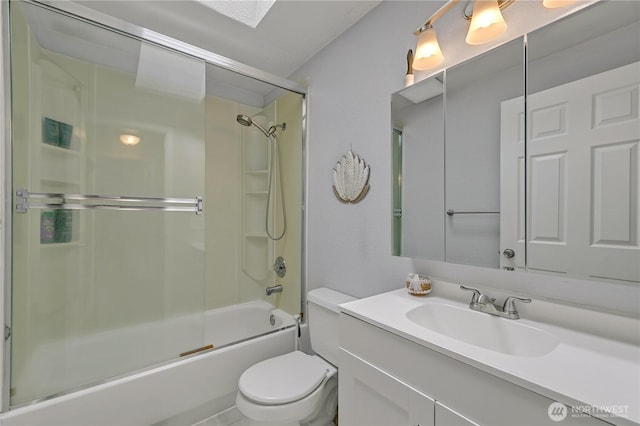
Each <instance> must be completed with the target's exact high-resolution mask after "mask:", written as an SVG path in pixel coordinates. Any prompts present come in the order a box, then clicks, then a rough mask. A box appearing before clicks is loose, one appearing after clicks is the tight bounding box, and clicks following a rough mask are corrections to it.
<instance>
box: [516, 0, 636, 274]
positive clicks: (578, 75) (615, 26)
mask: <svg viewBox="0 0 640 426" xmlns="http://www.w3.org/2000/svg"><path fill="white" fill-rule="evenodd" d="M567 34H568V35H570V36H569V37H567V36H566V35H567ZM528 54H529V68H528V71H529V72H528V93H527V106H528V111H527V127H528V137H527V177H526V182H527V191H526V194H527V206H528V212H527V236H528V238H527V268H528V269H529V270H535V271H541V272H546V273H554V274H562V275H567V276H575V277H582V278H590V279H606V280H621V281H628V282H629V281H630V282H635V283H638V282H640V249H639V241H638V240H639V239H640V238H639V237H640V229H639V228H638V222H639V221H640V210H639V209H638V203H639V201H640V188H639V182H640V180H639V179H640V177H639V174H638V163H639V162H640V153H639V148H640V146H639V140H640V121H639V120H638V109H639V108H638V106H639V105H638V103H639V101H638V88H639V81H640V62H639V61H640V3H638V2H603V3H602V4H596V5H595V6H593V7H591V8H588V9H586V10H584V11H582V12H580V13H578V14H575V15H572V16H570V17H568V18H566V19H564V20H562V21H560V22H557V23H555V24H552V25H549V26H548V27H546V28H543V29H541V30H539V31H536V32H534V33H532V34H530V35H529V40H528Z"/></svg>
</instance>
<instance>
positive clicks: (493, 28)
mask: <svg viewBox="0 0 640 426" xmlns="http://www.w3.org/2000/svg"><path fill="white" fill-rule="evenodd" d="M506 29H507V23H506V22H505V21H504V18H503V17H502V13H501V12H500V8H499V7H498V1H497V0H476V1H474V2H473V15H472V17H471V25H470V26H469V32H468V33H467V38H466V39H465V40H466V42H467V44H471V45H477V44H483V43H487V42H489V41H491V40H493V39H495V38H497V37H499V36H501V35H502V34H503V33H504V32H505V31H506Z"/></svg>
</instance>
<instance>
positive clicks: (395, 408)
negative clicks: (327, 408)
mask: <svg viewBox="0 0 640 426" xmlns="http://www.w3.org/2000/svg"><path fill="white" fill-rule="evenodd" d="M338 377H339V380H340V384H339V386H338V389H339V399H340V401H339V403H338V408H339V410H340V412H339V415H340V424H341V425H343V426H344V425H346V426H355V425H363V426H376V425H380V426H396V425H397V426H407V425H420V426H433V424H434V423H433V419H434V408H433V404H434V401H433V399H431V398H429V397H428V396H427V395H424V394H423V393H420V392H418V391H417V390H415V389H414V388H412V387H411V386H408V385H406V384H405V383H403V382H401V381H399V380H397V379H396V378H394V377H393V376H390V375H389V374H387V373H385V372H384V371H382V370H380V369H378V368H376V367H374V366H373V365H371V364H369V363H367V362H365V361H363V360H361V359H360V358H357V357H355V356H353V355H351V354H350V353H349V352H346V351H344V350H341V351H340V374H339V376H338Z"/></svg>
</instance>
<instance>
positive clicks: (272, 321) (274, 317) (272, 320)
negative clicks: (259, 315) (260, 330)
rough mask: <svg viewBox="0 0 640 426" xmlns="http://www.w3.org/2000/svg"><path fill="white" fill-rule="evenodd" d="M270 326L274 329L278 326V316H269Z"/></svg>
mask: <svg viewBox="0 0 640 426" xmlns="http://www.w3.org/2000/svg"><path fill="white" fill-rule="evenodd" d="M269 324H271V326H272V327H273V326H274V325H276V316H275V315H273V314H271V315H269Z"/></svg>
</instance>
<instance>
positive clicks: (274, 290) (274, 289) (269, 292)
mask: <svg viewBox="0 0 640 426" xmlns="http://www.w3.org/2000/svg"><path fill="white" fill-rule="evenodd" d="M273 293H282V286H281V285H274V286H273V287H267V296H271V295H272V294H273Z"/></svg>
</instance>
